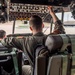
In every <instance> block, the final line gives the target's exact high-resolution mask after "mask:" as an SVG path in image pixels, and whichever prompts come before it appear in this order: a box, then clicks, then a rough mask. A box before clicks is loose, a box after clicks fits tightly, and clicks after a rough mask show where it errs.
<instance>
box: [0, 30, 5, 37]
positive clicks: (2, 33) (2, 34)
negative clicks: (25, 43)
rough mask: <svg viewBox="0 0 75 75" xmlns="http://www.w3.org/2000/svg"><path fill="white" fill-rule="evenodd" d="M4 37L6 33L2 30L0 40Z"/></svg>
mask: <svg viewBox="0 0 75 75" xmlns="http://www.w3.org/2000/svg"><path fill="white" fill-rule="evenodd" d="M5 35H6V32H5V31H4V30H0V38H4V37H5Z"/></svg>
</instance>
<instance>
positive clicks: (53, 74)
mask: <svg viewBox="0 0 75 75" xmlns="http://www.w3.org/2000/svg"><path fill="white" fill-rule="evenodd" d="M72 39H73V38H72ZM69 45H70V39H69V37H68V35H49V36H48V38H47V39H46V42H45V46H46V47H47V48H48V51H49V53H50V55H49V57H46V56H40V55H39V54H38V55H37V56H36V60H35V61H36V62H35V75H70V71H71V64H72V63H71V59H70V57H71V56H70V55H71V52H70V53H69V51H68V50H67V51H66V52H65V50H66V48H67V47H68V46H69ZM40 51H41V50H39V52H38V53H40ZM36 52H37V51H36ZM72 70H73V69H72Z"/></svg>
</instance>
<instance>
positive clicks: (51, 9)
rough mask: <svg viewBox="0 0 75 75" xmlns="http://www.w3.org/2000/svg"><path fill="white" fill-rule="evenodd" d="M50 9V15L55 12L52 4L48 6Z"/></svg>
mask: <svg viewBox="0 0 75 75" xmlns="http://www.w3.org/2000/svg"><path fill="white" fill-rule="evenodd" d="M48 10H49V13H50V15H53V14H54V11H53V7H52V6H48Z"/></svg>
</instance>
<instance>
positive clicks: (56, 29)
mask: <svg viewBox="0 0 75 75" xmlns="http://www.w3.org/2000/svg"><path fill="white" fill-rule="evenodd" d="M54 24H55V27H54V31H53V33H54V34H65V29H64V27H63V23H62V22H61V21H60V20H58V21H56V22H55V23H54Z"/></svg>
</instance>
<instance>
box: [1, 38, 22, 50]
mask: <svg viewBox="0 0 75 75" xmlns="http://www.w3.org/2000/svg"><path fill="white" fill-rule="evenodd" d="M22 42H23V38H21V39H18V38H13V37H7V38H5V39H3V40H2V41H1V43H2V45H3V46H5V47H7V48H10V47H15V48H18V49H20V50H22V49H23V47H22V46H23V45H22V44H23V43H22Z"/></svg>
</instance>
